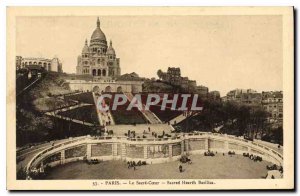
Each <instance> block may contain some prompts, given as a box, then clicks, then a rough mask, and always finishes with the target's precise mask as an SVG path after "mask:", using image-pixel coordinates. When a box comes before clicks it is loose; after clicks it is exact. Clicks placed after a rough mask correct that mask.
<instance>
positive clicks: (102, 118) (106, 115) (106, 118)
mask: <svg viewBox="0 0 300 196" xmlns="http://www.w3.org/2000/svg"><path fill="white" fill-rule="evenodd" d="M93 97H94V102H95V106H96V110H97V114H98V119H99V122H100V125H106V123H108V122H110V125H115V121H114V119H113V117H112V115H111V113H110V111H109V110H108V112H101V111H100V110H99V109H98V107H97V104H98V102H97V101H98V96H97V95H96V94H95V93H93Z"/></svg>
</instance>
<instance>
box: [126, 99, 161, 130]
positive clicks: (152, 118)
mask: <svg viewBox="0 0 300 196" xmlns="http://www.w3.org/2000/svg"><path fill="white" fill-rule="evenodd" d="M124 95H125V96H126V97H127V99H128V100H129V101H131V100H132V99H133V95H132V94H131V93H124ZM142 105H143V108H145V105H144V104H142ZM141 112H142V114H143V115H144V117H145V118H146V119H147V120H148V121H149V122H150V124H161V123H162V122H161V120H160V119H159V118H158V117H157V116H156V115H155V114H154V113H153V112H151V111H150V110H141Z"/></svg>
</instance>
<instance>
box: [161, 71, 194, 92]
mask: <svg viewBox="0 0 300 196" xmlns="http://www.w3.org/2000/svg"><path fill="white" fill-rule="evenodd" d="M161 79H162V81H164V82H168V83H170V84H172V85H177V86H181V87H182V88H184V89H188V90H189V91H194V90H195V89H196V86H197V82H196V81H195V80H189V78H188V77H181V71H180V68H179V67H168V70H167V72H162V73H161Z"/></svg>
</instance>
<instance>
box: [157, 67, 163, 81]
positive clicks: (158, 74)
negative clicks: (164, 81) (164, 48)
mask: <svg viewBox="0 0 300 196" xmlns="http://www.w3.org/2000/svg"><path fill="white" fill-rule="evenodd" d="M162 75H163V72H162V71H161V69H159V70H158V71H157V76H158V78H159V79H161V78H162Z"/></svg>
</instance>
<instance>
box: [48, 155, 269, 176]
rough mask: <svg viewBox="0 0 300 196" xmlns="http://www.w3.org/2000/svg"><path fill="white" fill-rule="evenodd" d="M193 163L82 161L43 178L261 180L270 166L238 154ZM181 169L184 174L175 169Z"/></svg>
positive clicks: (202, 158) (196, 158) (199, 158)
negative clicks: (147, 163) (89, 162)
mask: <svg viewBox="0 0 300 196" xmlns="http://www.w3.org/2000/svg"><path fill="white" fill-rule="evenodd" d="M190 158H191V160H192V164H181V163H180V162H179V161H174V162H169V163H160V164H150V165H145V166H139V167H136V170H134V169H133V168H130V169H128V167H127V163H126V162H124V161H104V162H100V163H98V164H91V165H89V164H87V163H85V162H83V161H80V162H73V163H68V164H65V165H60V166H57V167H54V168H52V169H51V170H50V173H49V174H48V175H47V176H46V179H48V180H49V179H263V178H265V177H266V175H267V172H268V170H267V169H266V166H267V165H270V164H271V163H269V162H266V161H262V162H254V161H252V160H250V159H249V158H247V157H243V156H241V155H232V156H229V155H227V154H226V155H223V154H221V153H219V154H216V156H214V157H211V156H204V155H192V156H190ZM180 164H181V165H182V166H183V172H182V173H180V172H179V170H178V167H179V165H180Z"/></svg>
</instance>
